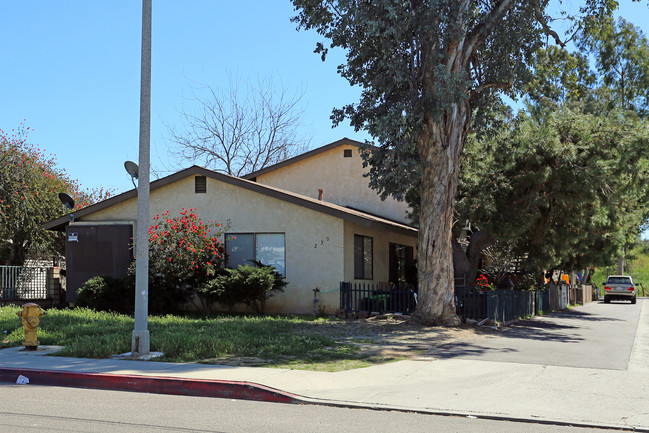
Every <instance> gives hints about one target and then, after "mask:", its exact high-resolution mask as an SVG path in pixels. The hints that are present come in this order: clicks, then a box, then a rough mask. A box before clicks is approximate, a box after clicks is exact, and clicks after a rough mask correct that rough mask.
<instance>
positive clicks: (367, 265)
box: [354, 235, 373, 280]
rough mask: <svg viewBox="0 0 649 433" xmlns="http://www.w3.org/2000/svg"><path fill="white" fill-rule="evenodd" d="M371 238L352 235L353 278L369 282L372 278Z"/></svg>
mask: <svg viewBox="0 0 649 433" xmlns="http://www.w3.org/2000/svg"><path fill="white" fill-rule="evenodd" d="M372 267H373V263H372V238H370V237H368V236H361V235H354V278H355V279H357V280H371V279H372V278H373V269H372Z"/></svg>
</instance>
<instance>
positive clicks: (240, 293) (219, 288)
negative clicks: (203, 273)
mask: <svg viewBox="0 0 649 433" xmlns="http://www.w3.org/2000/svg"><path fill="white" fill-rule="evenodd" d="M287 284H288V283H287V282H286V281H285V280H284V278H283V277H282V275H281V274H280V273H279V272H277V271H276V270H275V268H274V267H273V266H263V265H262V264H261V263H259V262H256V263H255V266H251V265H246V266H239V267H238V268H236V269H225V272H224V274H223V275H219V276H217V277H215V278H214V279H211V280H210V281H208V282H206V284H204V285H203V286H202V287H200V288H199V289H198V293H199V295H200V296H202V297H203V298H207V299H210V300H212V301H214V302H220V303H222V304H224V305H226V306H228V307H229V308H230V309H232V308H233V307H234V305H236V304H238V303H242V304H244V305H246V306H248V307H250V308H252V309H253V310H254V311H255V312H256V313H258V314H264V312H265V305H266V300H267V299H268V298H270V297H271V296H273V295H275V294H276V293H280V292H283V291H284V287H286V285H287Z"/></svg>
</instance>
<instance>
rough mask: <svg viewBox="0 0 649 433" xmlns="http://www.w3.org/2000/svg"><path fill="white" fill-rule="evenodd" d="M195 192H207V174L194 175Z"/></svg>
mask: <svg viewBox="0 0 649 433" xmlns="http://www.w3.org/2000/svg"><path fill="white" fill-rule="evenodd" d="M194 192H195V193H196V194H201V193H206V192H207V178H206V177H205V176H196V177H194Z"/></svg>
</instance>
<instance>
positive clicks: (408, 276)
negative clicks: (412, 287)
mask: <svg viewBox="0 0 649 433" xmlns="http://www.w3.org/2000/svg"><path fill="white" fill-rule="evenodd" d="M389 249H390V251H389V255H390V257H389V259H390V275H389V281H390V282H391V283H406V284H416V282H417V281H416V280H417V271H416V267H415V260H414V248H413V247H410V246H407V245H399V244H393V243H390V246H389Z"/></svg>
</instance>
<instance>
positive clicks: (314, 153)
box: [242, 137, 365, 180]
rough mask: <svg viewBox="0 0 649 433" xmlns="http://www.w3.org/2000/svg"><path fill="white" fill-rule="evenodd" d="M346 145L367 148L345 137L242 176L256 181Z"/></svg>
mask: <svg viewBox="0 0 649 433" xmlns="http://www.w3.org/2000/svg"><path fill="white" fill-rule="evenodd" d="M344 145H351V146H357V147H359V148H360V147H362V146H365V144H364V143H361V142H360V141H356V140H351V139H349V138H347V137H344V138H342V139H340V140H338V141H334V142H333V143H329V144H327V145H325V146H321V147H318V148H317V149H313V150H310V151H308V152H305V153H302V154H300V155H297V156H294V157H293V158H289V159H286V160H284V161H282V162H278V163H277V164H274V165H269V166H268V167H264V168H262V169H260V170H257V171H253V172H252V173H249V174H247V175H245V176H242V178H243V179H248V180H254V179H255V178H256V177H257V176H261V175H263V174H266V173H269V172H271V171H275V170H278V169H280V168H283V167H286V166H289V165H291V164H295V163H297V162H300V161H303V160H305V159H308V158H313V157H314V156H317V155H319V154H321V153H324V152H328V151H330V150H331V149H335V148H337V147H340V146H344Z"/></svg>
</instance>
